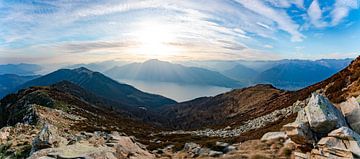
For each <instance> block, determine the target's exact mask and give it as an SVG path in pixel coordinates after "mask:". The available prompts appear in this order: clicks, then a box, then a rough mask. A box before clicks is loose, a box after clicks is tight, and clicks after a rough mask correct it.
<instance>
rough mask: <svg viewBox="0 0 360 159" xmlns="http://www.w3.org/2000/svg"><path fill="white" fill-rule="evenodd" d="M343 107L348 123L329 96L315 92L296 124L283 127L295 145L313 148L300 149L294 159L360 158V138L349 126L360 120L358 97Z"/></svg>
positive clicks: (265, 136)
mask: <svg viewBox="0 0 360 159" xmlns="http://www.w3.org/2000/svg"><path fill="white" fill-rule="evenodd" d="M340 105H341V110H342V113H343V114H344V116H345V117H347V118H346V119H347V120H345V118H344V116H343V114H342V113H341V112H340V111H339V110H338V109H337V108H336V107H335V106H334V105H333V104H331V103H330V101H329V100H327V98H326V97H324V96H322V95H319V94H316V93H313V94H312V96H311V98H310V100H309V102H308V104H307V106H306V107H305V108H304V110H301V111H299V112H298V116H297V118H296V120H295V122H293V123H289V124H287V125H284V127H283V130H284V131H285V133H286V135H287V136H288V137H289V138H290V139H291V140H292V141H293V142H294V143H296V144H297V145H299V146H300V147H303V148H304V147H307V148H310V151H306V150H301V149H299V150H298V151H297V152H296V153H293V154H294V156H296V157H295V158H304V159H305V158H311V159H322V158H359V157H360V135H359V134H358V133H357V132H355V131H353V130H352V129H351V128H349V127H348V126H347V125H348V124H349V125H350V126H351V124H355V125H356V124H357V121H358V120H360V116H356V113H357V112H356V111H357V109H358V108H359V105H358V103H357V101H356V100H355V98H351V99H349V100H348V101H347V102H345V103H342V104H340ZM348 118H349V119H348ZM276 133H279V132H276ZM267 136H268V135H267V134H265V135H264V138H267ZM265 141H268V140H265ZM303 151H305V152H303Z"/></svg>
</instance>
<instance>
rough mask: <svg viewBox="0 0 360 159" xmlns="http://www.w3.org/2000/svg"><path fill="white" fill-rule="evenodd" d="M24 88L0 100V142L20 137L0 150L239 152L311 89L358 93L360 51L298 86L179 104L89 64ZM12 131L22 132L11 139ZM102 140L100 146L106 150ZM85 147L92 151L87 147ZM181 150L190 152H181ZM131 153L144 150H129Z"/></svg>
mask: <svg viewBox="0 0 360 159" xmlns="http://www.w3.org/2000/svg"><path fill="white" fill-rule="evenodd" d="M29 86H31V87H29ZM19 88H24V89H20V90H19V91H18V92H17V93H14V94H9V95H7V96H6V97H4V98H3V99H2V100H1V101H0V127H3V128H2V129H1V131H0V133H1V136H2V138H4V139H5V138H6V140H3V139H1V140H0V142H1V143H3V141H10V142H11V143H22V144H10V145H7V146H6V147H3V148H2V150H1V151H0V154H1V155H2V154H5V156H9V155H10V156H12V155H15V156H25V157H27V156H29V155H34V153H30V152H34V151H39V153H35V155H41V154H45V156H51V155H52V154H55V155H56V154H57V155H60V157H58V158H61V157H62V158H64V156H66V155H69V154H70V153H68V152H70V151H71V152H72V153H71V155H75V156H72V157H73V158H76V157H78V156H84V154H83V153H88V154H92V153H96V152H99V151H101V150H104V151H111V152H117V153H119V154H121V153H123V152H125V150H127V149H125V148H123V147H121V146H129V145H132V143H133V142H134V141H138V142H140V143H142V144H145V145H147V148H142V150H144V151H145V150H146V149H149V150H151V153H150V151H149V153H150V155H151V154H156V155H159V156H156V157H159V158H161V157H164V156H172V155H174V154H176V155H178V157H179V156H181V155H185V156H186V155H190V158H193V157H194V156H192V157H191V154H192V153H198V151H197V150H199V151H200V150H201V152H202V151H206V152H207V155H208V156H210V157H214V156H225V155H223V153H228V152H229V151H236V148H235V149H233V150H226V149H230V147H229V145H230V143H231V144H232V143H239V142H241V145H244V146H249V145H253V146H258V144H259V143H258V142H257V141H255V140H252V139H259V138H260V137H262V136H263V135H264V134H265V133H267V132H272V131H279V130H280V129H281V128H282V127H283V126H284V125H285V124H289V123H292V122H293V121H295V119H296V116H297V114H298V111H299V109H302V108H303V107H305V106H306V105H308V100H309V98H310V97H312V95H311V94H313V93H314V92H316V93H315V94H321V95H323V96H326V97H327V98H328V99H329V101H331V102H332V103H334V104H336V105H338V104H339V103H341V102H344V101H346V100H347V99H349V98H350V97H359V96H360V57H358V58H357V59H355V60H354V61H353V62H351V64H350V65H349V66H347V67H346V68H344V69H343V70H341V71H340V72H338V73H335V74H334V75H332V76H331V77H330V78H327V79H325V80H323V81H320V82H318V83H316V84H314V85H311V86H308V87H306V88H303V89H300V90H297V91H286V90H282V89H278V88H276V87H274V86H272V85H268V84H259V85H254V86H251V87H247V88H241V89H234V90H232V91H230V92H227V93H223V94H219V95H217V96H214V97H202V98H197V99H194V100H191V101H187V102H182V103H176V102H174V101H172V100H170V99H167V98H165V97H161V96H158V95H151V94H148V93H144V92H141V91H139V90H137V89H135V88H133V87H131V86H129V85H126V84H120V83H118V82H116V81H114V80H112V79H110V78H108V77H106V76H104V75H102V74H101V73H99V72H93V71H90V70H88V69H86V68H78V69H72V70H71V69H61V70H58V71H55V72H53V73H50V74H48V75H45V76H42V77H39V78H36V79H33V80H31V81H29V82H26V83H25V84H23V85H22V86H21V87H19ZM313 96H314V95H313ZM142 98H144V99H142ZM358 100H359V98H358ZM149 103H150V104H151V105H150V104H149ZM320 104H321V103H320ZM142 106H147V107H142ZM4 126H6V127H4ZM52 127H55V128H52ZM114 131H119V132H121V133H125V134H119V133H115V132H114ZM7 132H15V133H7ZM89 132H94V133H89ZM109 132H114V133H112V134H109ZM12 134H21V135H22V136H25V137H22V138H19V137H10V138H9V137H8V136H11V135H12ZM44 134H45V135H44ZM114 134H117V136H127V135H132V136H134V138H136V140H135V139H132V140H129V142H125V143H124V141H123V140H121V139H118V138H119V137H116V136H114ZM98 137H101V139H98ZM43 140H45V141H43ZM53 140H55V141H54V142H53ZM119 140H120V141H119ZM249 140H251V142H250V141H249ZM121 141H122V142H121ZM244 141H245V142H244ZM248 141H249V142H250V143H248ZM42 143H44V144H42ZM63 143H65V144H63ZM120 143H121V144H120ZM195 143H199V145H200V146H197V144H195ZM119 144H120V145H119ZM254 144H255V145H254ZM266 144H267V143H265V145H262V144H260V145H262V146H261V147H260V148H262V149H267V147H273V148H272V149H274V147H276V146H277V145H278V144H276V143H268V145H266ZM99 145H102V149H101V150H100V149H99ZM135 145H140V144H135ZM169 145H171V146H169ZM234 145H235V144H234ZM272 145H275V146H272ZM74 147H75V148H74ZM93 147H97V148H93ZM112 147H115V149H118V151H120V152H118V151H116V150H115V149H113V148H112ZM141 147H142V146H141ZM198 147H200V148H198ZM201 147H206V148H207V149H202V148H201ZM225 148H226V149H225ZM245 148H246V147H245ZM306 148H310V150H311V148H312V147H311V146H309V147H302V148H299V149H300V150H301V149H306ZM88 149H91V150H92V151H91V152H88V151H85V150H88ZM168 149H170V150H169V151H168ZM209 149H210V150H209ZM243 149H244V148H243ZM294 149H296V148H294ZM12 150H16V153H14V152H15V151H12ZM73 150H81V151H73ZM95 150H96V152H95ZM182 150H183V151H186V152H187V153H185V154H178V153H180V151H182ZM195 150H196V151H195ZM269 150H271V149H270V148H269ZM300 150H299V151H300ZM146 151H147V150H146ZM302 151H304V152H305V151H307V150H302ZM3 152H4V153H3ZM40 152H41V153H40ZM52 152H56V153H52ZM101 152H102V151H101ZM130 152H131V151H130ZM99 153H100V152H99ZM269 153H270V152H269ZM104 154H106V153H104ZM214 154H215V155H214ZM229 154H231V153H229ZM337 154H341V153H337ZM92 155H93V154H92ZM101 155H103V154H101ZM129 155H130V156H132V155H139V154H131V153H129V154H128V155H125V156H129ZM195 157H196V156H195ZM13 158H14V156H13ZM33 158H36V157H33ZM125 158H128V157H125ZM151 158H155V156H154V157H151Z"/></svg>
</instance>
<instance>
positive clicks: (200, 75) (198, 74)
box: [105, 59, 243, 88]
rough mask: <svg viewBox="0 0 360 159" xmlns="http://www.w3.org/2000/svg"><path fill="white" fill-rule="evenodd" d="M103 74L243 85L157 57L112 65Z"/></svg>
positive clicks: (162, 80) (232, 86)
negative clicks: (117, 65) (140, 61)
mask: <svg viewBox="0 0 360 159" xmlns="http://www.w3.org/2000/svg"><path fill="white" fill-rule="evenodd" d="M105 74H107V75H109V76H110V77H113V78H115V79H132V80H142V81H158V82H174V83H187V84H198V85H214V86H223V87H229V88H236V87H242V86H243V85H242V84H241V83H240V82H238V81H236V80H233V79H230V78H228V77H226V76H224V75H222V74H221V73H219V72H216V71H211V70H207V69H204V68H198V67H185V66H183V65H180V64H173V63H170V62H166V61H160V60H157V59H152V60H148V61H145V62H143V63H131V64H128V65H124V66H121V67H114V68H112V69H110V70H108V71H106V72H105Z"/></svg>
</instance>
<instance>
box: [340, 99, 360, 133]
mask: <svg viewBox="0 0 360 159" xmlns="http://www.w3.org/2000/svg"><path fill="white" fill-rule="evenodd" d="M340 108H341V112H342V113H343V115H344V116H345V118H346V121H347V122H348V123H349V125H350V127H351V128H352V129H353V130H354V131H355V132H357V133H360V105H359V102H358V101H357V100H356V99H355V98H354V97H352V98H350V99H348V100H347V101H345V102H343V103H341V104H340Z"/></svg>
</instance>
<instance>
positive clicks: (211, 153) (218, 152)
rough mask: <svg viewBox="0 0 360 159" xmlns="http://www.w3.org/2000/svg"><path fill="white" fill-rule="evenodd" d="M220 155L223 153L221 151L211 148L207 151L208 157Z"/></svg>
mask: <svg viewBox="0 0 360 159" xmlns="http://www.w3.org/2000/svg"><path fill="white" fill-rule="evenodd" d="M221 155H223V153H222V152H220V151H213V150H211V151H210V152H209V156H210V157H219V156H221Z"/></svg>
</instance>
